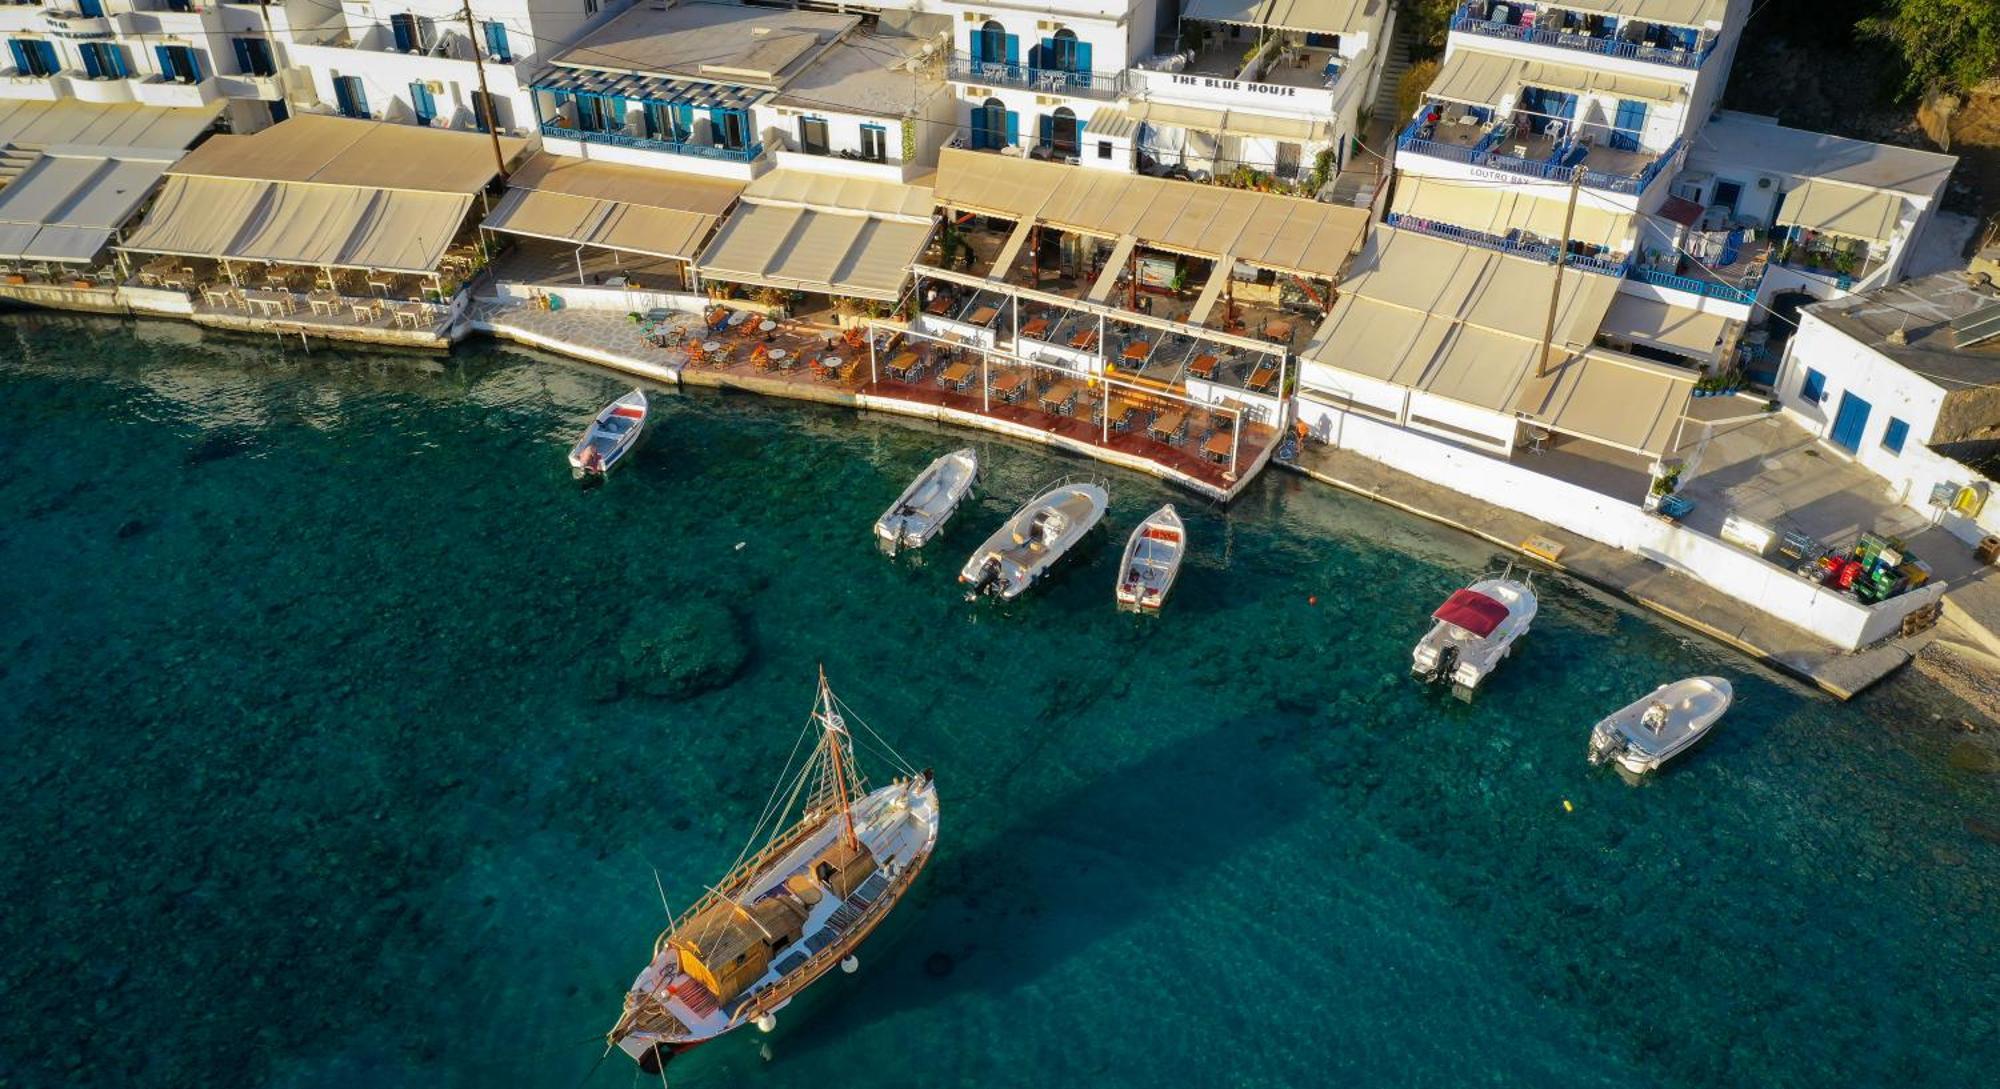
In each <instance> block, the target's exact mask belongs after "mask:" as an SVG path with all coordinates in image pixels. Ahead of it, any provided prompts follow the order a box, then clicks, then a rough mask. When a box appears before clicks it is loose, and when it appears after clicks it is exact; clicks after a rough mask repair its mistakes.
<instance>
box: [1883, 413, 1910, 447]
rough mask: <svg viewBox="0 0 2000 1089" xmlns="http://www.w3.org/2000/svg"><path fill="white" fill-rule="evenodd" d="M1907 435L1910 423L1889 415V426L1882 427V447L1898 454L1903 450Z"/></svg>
mask: <svg viewBox="0 0 2000 1089" xmlns="http://www.w3.org/2000/svg"><path fill="white" fill-rule="evenodd" d="M1909 437H1910V425H1909V424H1906V423H1904V422H1903V421H1901V420H1899V419H1897V418H1896V417H1894V416H1891V417H1889V426H1887V427H1885V428H1883V429H1882V449H1884V450H1887V451H1889V452H1890V453H1892V454H1900V453H1902V452H1903V443H1904V441H1905V440H1907V439H1908V438H1909Z"/></svg>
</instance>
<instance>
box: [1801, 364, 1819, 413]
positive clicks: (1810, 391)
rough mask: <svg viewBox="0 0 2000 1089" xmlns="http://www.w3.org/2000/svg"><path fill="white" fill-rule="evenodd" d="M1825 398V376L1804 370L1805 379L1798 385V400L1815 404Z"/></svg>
mask: <svg viewBox="0 0 2000 1089" xmlns="http://www.w3.org/2000/svg"><path fill="white" fill-rule="evenodd" d="M1825 397H1826V375H1823V374H1821V373H1819V372H1818V371H1816V370H1813V369H1812V368H1811V367H1807V368H1806V379H1805V381H1803V382H1801V383H1799V399H1800V400H1802V401H1812V402H1813V403H1815V404H1817V403H1818V402H1820V401H1821V400H1824V399H1825Z"/></svg>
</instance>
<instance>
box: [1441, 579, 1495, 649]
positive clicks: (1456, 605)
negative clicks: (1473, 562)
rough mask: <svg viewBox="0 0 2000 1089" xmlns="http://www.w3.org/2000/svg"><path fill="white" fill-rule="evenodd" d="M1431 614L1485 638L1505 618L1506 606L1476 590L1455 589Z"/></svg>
mask: <svg viewBox="0 0 2000 1089" xmlns="http://www.w3.org/2000/svg"><path fill="white" fill-rule="evenodd" d="M1431 616H1432V617H1434V618H1435V619H1438V620H1442V621H1444V622H1445V623H1447V624H1452V625H1456V626H1458V627H1461V628H1464V629H1465V630H1466V631H1469V632H1471V633H1472V634H1474V635H1477V636H1479V637H1481V638H1485V637H1486V636H1489V635H1492V634H1493V629H1494V628H1497V627H1499V626H1500V622H1501V621H1502V620H1505V619H1507V606H1505V605H1502V604H1500V603H1499V602H1498V601H1495V600H1493V599H1492V598H1490V597H1487V596H1486V595H1485V594H1482V593H1480V592H1478V591H1477V590H1455V591H1453V592H1452V595H1451V596H1450V597H1448V598H1446V599H1445V601H1444V604H1442V605H1440V606H1438V611H1437V612H1434V613H1432V614H1431Z"/></svg>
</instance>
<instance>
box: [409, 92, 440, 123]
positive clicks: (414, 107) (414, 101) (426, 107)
mask: <svg viewBox="0 0 2000 1089" xmlns="http://www.w3.org/2000/svg"><path fill="white" fill-rule="evenodd" d="M410 109H411V111H412V112H414V113H415V114H416V115H417V123H418V124H420V125H428V124H430V123H431V121H432V120H433V119H434V118H436V117H437V99H435V98H432V97H431V89H430V88H429V87H426V86H424V84H423V83H422V81H417V82H413V83H411V84H410Z"/></svg>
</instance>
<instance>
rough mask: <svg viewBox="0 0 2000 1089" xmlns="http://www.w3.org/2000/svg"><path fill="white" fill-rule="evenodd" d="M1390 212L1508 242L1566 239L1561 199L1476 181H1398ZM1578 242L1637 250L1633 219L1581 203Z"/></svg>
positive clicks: (1574, 231)
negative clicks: (1512, 235) (1516, 237)
mask: <svg viewBox="0 0 2000 1089" xmlns="http://www.w3.org/2000/svg"><path fill="white" fill-rule="evenodd" d="M1389 207H1390V210H1391V211H1393V212H1396V213H1398V214H1401V215H1406V216H1411V217H1413V218H1416V219H1420V220H1427V221H1430V222H1433V223H1444V224H1449V225H1451V226H1455V227H1463V228H1465V229H1467V230H1472V231H1479V232H1481V233H1482V234H1490V235H1494V236H1496V237H1501V238H1505V237H1507V236H1508V233H1509V232H1511V231H1517V230H1518V231H1525V232H1527V233H1529V234H1532V235H1534V236H1535V237H1537V238H1541V239H1554V238H1560V237H1564V235H1563V220H1564V218H1565V216H1566V214H1567V212H1568V204H1567V202H1566V201H1562V200H1552V199H1548V198H1543V197H1538V196H1534V195H1532V194H1527V193H1514V192H1509V191H1507V190H1504V189H1495V188H1494V187H1493V186H1491V185H1486V184H1483V183H1481V182H1478V181H1474V180H1471V179H1459V178H1435V177H1425V176H1421V175H1406V176H1404V177H1403V178H1401V179H1399V180H1398V181H1397V183H1396V196H1395V199H1394V200H1393V201H1392V202H1391V203H1390V206H1389ZM1569 218H1570V224H1569V234H1568V235H1567V237H1568V238H1569V239H1570V240H1571V241H1574V242H1582V243H1585V244H1587V245H1592V246H1602V247H1604V248H1605V249H1608V250H1611V251H1613V252H1616V253H1624V252H1627V251H1628V250H1630V249H1631V246H1632V217H1631V216H1629V215H1624V214H1620V213H1617V212H1611V211H1607V210H1605V209H1603V208H1599V207H1595V206H1593V205H1590V204H1584V203H1579V204H1578V205H1577V206H1576V210H1575V214H1574V215H1573V216H1570V217H1569Z"/></svg>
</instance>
